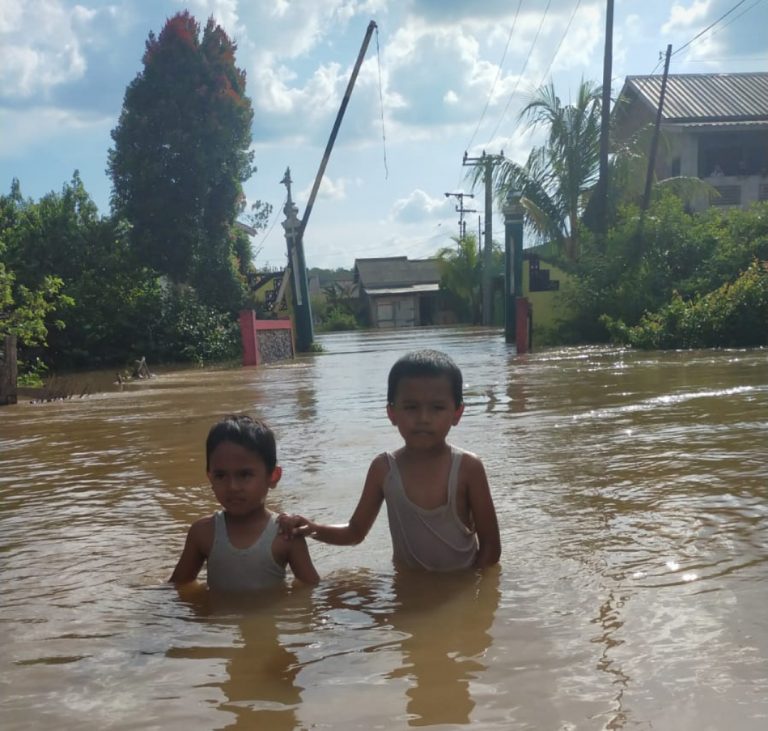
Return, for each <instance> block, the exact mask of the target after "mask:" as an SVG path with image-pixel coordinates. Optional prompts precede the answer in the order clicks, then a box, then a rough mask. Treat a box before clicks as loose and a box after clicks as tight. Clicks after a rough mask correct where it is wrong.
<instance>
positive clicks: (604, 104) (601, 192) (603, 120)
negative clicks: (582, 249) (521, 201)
mask: <svg viewBox="0 0 768 731" xmlns="http://www.w3.org/2000/svg"><path fill="white" fill-rule="evenodd" d="M612 69H613V0H607V4H606V8H605V50H604V51H603V89H602V92H603V95H602V101H601V107H600V173H599V176H598V178H597V186H595V187H596V190H595V193H594V194H595V195H596V196H597V222H596V223H597V226H596V228H597V230H598V232H600V233H605V229H606V226H607V222H606V216H607V214H608V148H609V146H610V134H611V75H612V73H613V71H612Z"/></svg>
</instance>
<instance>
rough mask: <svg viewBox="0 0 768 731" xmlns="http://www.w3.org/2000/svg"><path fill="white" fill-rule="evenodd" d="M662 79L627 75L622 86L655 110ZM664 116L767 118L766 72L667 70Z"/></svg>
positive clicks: (709, 119) (678, 118)
mask: <svg viewBox="0 0 768 731" xmlns="http://www.w3.org/2000/svg"><path fill="white" fill-rule="evenodd" d="M661 80H662V77H661V76H627V79H626V83H625V87H624V88H625V90H626V89H631V90H632V91H634V92H635V93H636V94H637V96H638V97H639V98H640V99H641V100H642V101H643V102H644V103H645V104H646V105H648V106H649V107H650V108H651V109H653V110H654V111H655V110H656V107H657V105H658V102H659V95H660V94H661ZM663 118H664V121H666V122H697V121H699V122H743V121H761V120H768V73H764V72H755V73H748V74H678V75H675V74H670V75H669V76H668V77H667V90H666V94H665V97H664V113H663Z"/></svg>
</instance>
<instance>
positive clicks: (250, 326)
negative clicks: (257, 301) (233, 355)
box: [240, 310, 294, 366]
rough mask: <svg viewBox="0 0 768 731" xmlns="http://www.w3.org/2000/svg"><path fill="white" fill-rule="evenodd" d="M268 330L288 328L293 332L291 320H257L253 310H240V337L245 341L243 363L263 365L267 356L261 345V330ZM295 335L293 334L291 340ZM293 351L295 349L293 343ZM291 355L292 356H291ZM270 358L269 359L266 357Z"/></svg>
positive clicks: (246, 364) (245, 364)
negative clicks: (263, 352)
mask: <svg viewBox="0 0 768 731" xmlns="http://www.w3.org/2000/svg"><path fill="white" fill-rule="evenodd" d="M266 330H288V332H289V334H290V332H291V321H290V320H257V319H256V313H255V312H254V311H253V310H241V311H240V338H241V340H242V342H243V365H244V366H255V365H261V364H262V363H263V362H264V361H265V358H263V357H262V353H261V348H260V347H259V332H262V331H266ZM292 341H293V336H292V335H291V342H292ZM290 350H291V351H294V348H293V346H292V345H291V348H290ZM289 357H291V356H289ZM266 360H269V359H266Z"/></svg>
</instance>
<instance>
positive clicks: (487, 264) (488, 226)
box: [462, 150, 504, 325]
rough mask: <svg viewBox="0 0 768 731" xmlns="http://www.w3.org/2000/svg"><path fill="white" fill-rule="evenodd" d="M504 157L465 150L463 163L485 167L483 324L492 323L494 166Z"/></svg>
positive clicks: (502, 155) (469, 165)
mask: <svg viewBox="0 0 768 731" xmlns="http://www.w3.org/2000/svg"><path fill="white" fill-rule="evenodd" d="M503 159H504V151H503V150H502V151H501V154H499V155H486V154H485V150H483V153H482V155H480V157H469V155H467V153H466V152H464V159H463V161H462V165H465V166H468V167H478V166H479V167H482V168H483V184H484V185H485V240H484V242H483V282H482V290H483V325H490V324H491V319H492V318H491V308H492V306H493V298H492V297H491V262H492V260H493V226H492V222H491V221H492V218H493V210H492V202H493V189H492V184H493V166H494V165H498V164H499V163H500V162H501V161H502V160H503Z"/></svg>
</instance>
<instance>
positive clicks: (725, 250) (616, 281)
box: [557, 193, 768, 347]
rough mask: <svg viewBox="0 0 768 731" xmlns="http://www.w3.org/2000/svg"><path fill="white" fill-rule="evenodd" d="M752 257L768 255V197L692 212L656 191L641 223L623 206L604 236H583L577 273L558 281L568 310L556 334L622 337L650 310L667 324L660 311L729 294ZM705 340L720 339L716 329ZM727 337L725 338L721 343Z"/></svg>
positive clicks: (570, 338)
mask: <svg viewBox="0 0 768 731" xmlns="http://www.w3.org/2000/svg"><path fill="white" fill-rule="evenodd" d="M753 261H761V262H765V261H768V204H764V203H763V204H757V205H755V206H753V207H752V208H750V209H749V210H741V209H719V208H709V209H707V210H705V211H703V212H701V213H697V214H694V213H689V212H687V211H686V210H685V206H684V204H683V202H682V201H681V200H680V199H679V198H677V197H676V196H674V195H672V194H671V193H662V194H661V195H660V196H659V197H658V198H657V199H656V200H655V201H654V202H653V203H652V205H651V207H650V209H649V210H648V212H647V215H646V216H645V218H644V220H642V224H641V216H640V212H639V210H638V209H637V208H636V207H634V206H626V207H624V208H622V209H621V210H620V213H619V216H618V220H617V221H616V222H615V224H614V225H613V227H612V228H611V229H610V230H609V231H608V233H607V236H606V237H605V239H599V238H597V237H595V236H592V235H588V236H585V238H584V245H583V250H582V254H581V256H580V258H579V260H578V262H575V263H572V264H571V268H570V271H571V273H572V274H574V275H575V276H574V278H573V279H572V280H571V281H570V282H569V283H567V284H566V285H565V286H564V287H563V292H562V296H563V300H564V302H565V303H566V305H567V306H566V308H565V309H566V310H567V311H568V312H569V314H568V315H567V316H565V317H564V319H563V321H562V322H561V324H560V327H559V332H558V337H557V339H558V340H559V341H560V342H577V343H578V342H599V341H605V340H607V339H608V338H609V337H614V338H620V339H623V340H624V341H627V340H628V336H627V335H626V333H628V332H629V329H630V328H632V327H633V326H635V325H638V324H639V323H640V322H641V321H642V320H643V318H644V317H646V315H648V313H654V312H659V313H660V315H659V316H660V318H661V319H656V320H655V322H656V326H657V327H658V326H660V323H661V322H666V323H667V324H670V326H671V322H672V321H671V320H670V319H668V318H666V317H664V316H662V315H661V311H666V312H667V314H668V315H671V314H672V312H673V311H677V309H679V308H680V307H682V306H684V307H686V308H688V307H690V306H693V305H694V303H695V302H696V300H697V298H699V300H700V304H699V305H697V306H696V307H699V308H700V307H705V306H707V307H710V308H712V307H714V303H715V302H716V301H717V300H718V299H723V298H728V297H731V296H732V295H733V293H732V292H731V290H730V289H729V288H728V286H727V285H729V284H731V283H734V282H735V281H736V280H737V278H739V276H740V274H741V273H742V272H746V271H747V270H750V267H751V265H752V262H753ZM750 281H751V280H750ZM742 286H746V285H745V284H742ZM710 293H711V294H710ZM723 306H725V305H723ZM668 307H671V308H672V309H671V310H667V309H666V308H668ZM675 308H677V309H675ZM692 312H695V313H700V312H701V310H699V309H694V310H692ZM604 315H607V316H608V318H605V317H603V316H604ZM761 327H762V330H761V328H760V327H757V331H756V334H755V336H754V338H755V343H757V342H760V340H761V338H764V333H765V330H766V328H768V322H766V321H765V320H763V322H762V326H761ZM672 330H674V328H672ZM713 332H720V331H719V330H718V329H717V328H715V331H713ZM669 337H670V342H678V340H677V335H676V334H674V333H673V332H670V336H669ZM641 341H642V342H644V343H646V344H648V343H650V342H652V341H653V342H657V343H658V344H659V345H660V344H661V343H663V342H666V340H665V338H664V337H661V336H660V337H659V338H656V339H655V340H654V339H653V338H651V339H646V340H643V339H642V338H639V337H638V338H635V340H634V342H635V344H640V342H641ZM707 342H710V344H712V345H716V344H718V340H717V338H716V337H714V336H713V337H710V338H709V339H708V341H707ZM727 342H729V339H728V338H724V339H723V340H722V341H719V344H726V343H727ZM674 347H682V346H678V345H675V346H674Z"/></svg>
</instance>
